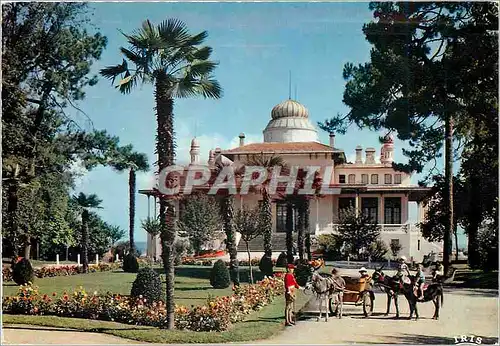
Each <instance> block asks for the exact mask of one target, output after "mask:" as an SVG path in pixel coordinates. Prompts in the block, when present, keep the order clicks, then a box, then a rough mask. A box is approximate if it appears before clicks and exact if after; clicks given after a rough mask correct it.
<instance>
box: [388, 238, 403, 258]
mask: <svg viewBox="0 0 500 346" xmlns="http://www.w3.org/2000/svg"><path fill="white" fill-rule="evenodd" d="M389 247H390V249H391V255H392V257H394V258H397V257H398V256H399V252H400V251H401V250H402V249H403V246H402V245H401V244H400V243H399V242H391V244H390V245H389Z"/></svg>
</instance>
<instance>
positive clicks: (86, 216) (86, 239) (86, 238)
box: [82, 210, 89, 273]
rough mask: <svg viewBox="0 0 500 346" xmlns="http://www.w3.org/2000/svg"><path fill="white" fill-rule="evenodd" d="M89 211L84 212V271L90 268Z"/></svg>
mask: <svg viewBox="0 0 500 346" xmlns="http://www.w3.org/2000/svg"><path fill="white" fill-rule="evenodd" d="M88 221H89V212H88V210H84V211H83V212H82V265H83V272H84V273H87V272H88V269H89V257H88V244H89V224H88Z"/></svg>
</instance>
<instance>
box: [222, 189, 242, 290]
mask: <svg viewBox="0 0 500 346" xmlns="http://www.w3.org/2000/svg"><path fill="white" fill-rule="evenodd" d="M221 214H222V219H223V222H224V232H225V233H226V248H227V251H228V252H229V273H230V274H231V281H232V282H233V284H234V285H235V286H239V285H240V272H239V268H238V247H237V246H236V234H235V231H234V227H233V217H234V215H233V214H234V210H233V196H231V195H228V196H224V197H223V198H222V200H221Z"/></svg>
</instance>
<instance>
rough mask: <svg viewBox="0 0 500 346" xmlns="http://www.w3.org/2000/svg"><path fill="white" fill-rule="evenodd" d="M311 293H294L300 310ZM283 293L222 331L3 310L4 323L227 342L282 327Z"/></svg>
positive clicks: (153, 338)
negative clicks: (167, 327)
mask: <svg viewBox="0 0 500 346" xmlns="http://www.w3.org/2000/svg"><path fill="white" fill-rule="evenodd" d="M309 299H310V297H308V296H306V295H305V294H303V293H302V292H300V293H299V294H298V295H297V301H296V309H297V312H298V311H300V310H301V309H302V308H303V307H304V306H305V305H306V304H307V302H308V300H309ZM284 309H285V302H284V297H282V296H281V297H277V298H276V299H275V300H274V301H273V302H272V303H271V304H269V305H268V306H266V307H264V308H263V309H262V310H260V311H257V312H254V313H252V314H250V315H248V316H247V318H246V319H245V320H244V321H242V322H238V323H236V324H234V325H233V326H232V327H231V328H230V329H229V330H227V331H225V332H194V331H182V330H166V329H159V328H154V327H145V326H134V325H128V324H123V323H116V322H109V321H100V320H87V319H79V318H68V317H56V316H27V315H8V314H4V315H3V316H2V318H3V324H4V327H5V325H19V324H20V325H35V326H43V327H54V328H66V329H75V330H78V331H86V332H97V333H104V334H109V335H114V336H118V337H121V338H125V339H131V340H136V341H141V342H150V343H163V344H165V343H167V344H168V343H207V344H209V343H229V342H246V341H256V340H264V339H268V338H270V337H272V336H274V335H277V334H278V333H280V332H282V331H283V330H284V329H285V326H284Z"/></svg>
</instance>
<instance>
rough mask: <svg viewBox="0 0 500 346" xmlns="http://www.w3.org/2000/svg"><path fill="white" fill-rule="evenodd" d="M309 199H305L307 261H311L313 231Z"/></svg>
mask: <svg viewBox="0 0 500 346" xmlns="http://www.w3.org/2000/svg"><path fill="white" fill-rule="evenodd" d="M309 206H310V205H309V199H307V198H306V199H304V232H305V238H306V239H305V247H306V254H307V259H308V260H309V261H310V260H311V259H312V258H311V257H312V256H311V230H310V225H309V210H310V209H309Z"/></svg>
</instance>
